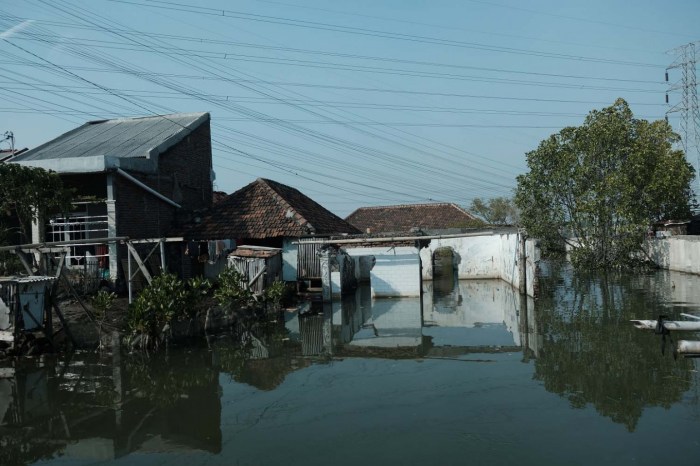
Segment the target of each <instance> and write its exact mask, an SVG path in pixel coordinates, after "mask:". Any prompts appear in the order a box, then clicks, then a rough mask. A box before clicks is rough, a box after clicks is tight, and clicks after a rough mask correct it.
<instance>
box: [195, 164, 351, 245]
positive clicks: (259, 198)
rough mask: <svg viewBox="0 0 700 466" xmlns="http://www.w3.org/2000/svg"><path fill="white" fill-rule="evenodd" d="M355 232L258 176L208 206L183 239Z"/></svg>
mask: <svg viewBox="0 0 700 466" xmlns="http://www.w3.org/2000/svg"><path fill="white" fill-rule="evenodd" d="M342 233H349V234H356V233H359V231H358V230H357V229H356V228H355V227H353V226H352V225H350V224H349V223H347V222H346V221H345V220H343V219H342V218H340V217H338V216H337V215H335V214H334V213H332V212H331V211H329V210H327V209H325V208H324V207H323V206H321V205H320V204H318V203H317V202H316V201H314V200H312V199H311V198H309V197H307V196H305V195H304V194H302V193H301V192H300V191H298V190H297V189H294V188H291V187H289V186H286V185H283V184H281V183H277V182H276V181H272V180H267V179H264V178H258V179H257V180H255V181H253V182H252V183H250V184H249V185H247V186H245V187H243V188H241V189H239V190H238V191H236V192H235V193H233V194H231V195H229V196H228V197H226V198H225V199H223V200H222V201H220V202H219V203H218V204H215V205H214V206H212V207H211V208H210V209H209V210H208V211H207V212H206V213H205V214H204V215H203V216H202V218H201V221H200V223H199V224H197V225H195V226H194V227H192V228H189V229H188V230H187V231H185V233H184V236H185V237H186V238H191V239H197V240H207V239H244V238H248V239H263V238H278V237H284V236H291V237H301V236H309V235H331V234H342Z"/></svg>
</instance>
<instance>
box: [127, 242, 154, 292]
mask: <svg viewBox="0 0 700 466" xmlns="http://www.w3.org/2000/svg"><path fill="white" fill-rule="evenodd" d="M126 247H127V249H128V250H129V252H130V253H131V255H132V256H134V260H136V263H137V264H138V266H139V268H140V269H141V273H143V276H144V277H146V281H148V284H149V285H150V284H151V282H152V281H153V278H152V277H151V274H150V273H148V269H146V265H145V264H144V263H143V261H142V260H141V256H139V253H138V251H136V248H134V245H133V244H131V242H129V241H127V242H126ZM129 278H130V279H131V277H129Z"/></svg>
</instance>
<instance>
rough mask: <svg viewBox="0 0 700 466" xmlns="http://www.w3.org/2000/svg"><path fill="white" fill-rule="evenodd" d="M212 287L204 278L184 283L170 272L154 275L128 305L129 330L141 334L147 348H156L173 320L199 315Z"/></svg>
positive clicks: (135, 334) (133, 333)
mask: <svg viewBox="0 0 700 466" xmlns="http://www.w3.org/2000/svg"><path fill="white" fill-rule="evenodd" d="M210 287H211V285H210V283H209V282H208V281H207V280H204V279H190V280H189V281H188V282H187V284H185V283H183V281H182V280H180V279H179V278H177V277H176V276H175V275H172V274H168V273H166V274H162V275H159V276H157V277H155V278H154V279H153V281H152V282H151V284H150V285H149V286H148V287H146V288H145V289H144V290H143V291H142V292H141V293H140V294H139V296H138V297H137V298H136V300H135V301H134V302H133V303H132V304H131V305H130V306H129V312H128V316H127V324H128V328H129V331H130V332H131V334H132V336H137V335H140V336H142V337H143V340H142V341H143V342H144V343H143V345H144V346H145V347H157V346H158V342H159V341H160V340H163V339H164V337H165V332H166V331H167V329H168V328H169V326H170V324H171V323H172V322H174V321H179V320H184V319H191V318H194V317H195V316H196V314H197V312H198V311H199V310H200V309H201V307H202V302H203V299H204V297H205V296H206V294H207V292H208V291H209V288H210Z"/></svg>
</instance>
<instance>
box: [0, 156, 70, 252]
mask: <svg viewBox="0 0 700 466" xmlns="http://www.w3.org/2000/svg"><path fill="white" fill-rule="evenodd" d="M70 200H71V192H70V191H69V190H67V189H66V188H64V187H63V183H62V182H61V178H60V177H59V176H58V174H56V173H55V172H51V171H46V170H44V169H42V168H32V167H25V166H22V165H17V164H14V163H2V164H0V221H1V220H2V219H1V217H3V216H4V217H12V216H14V217H15V218H16V219H17V221H18V223H19V230H20V233H21V236H22V241H27V240H28V239H29V237H30V235H29V234H28V231H29V225H30V224H31V221H32V220H33V219H34V218H36V217H40V218H41V217H45V216H46V215H47V214H50V213H52V212H61V211H63V212H67V211H68V210H70ZM0 229H1V230H5V228H3V227H2V225H0Z"/></svg>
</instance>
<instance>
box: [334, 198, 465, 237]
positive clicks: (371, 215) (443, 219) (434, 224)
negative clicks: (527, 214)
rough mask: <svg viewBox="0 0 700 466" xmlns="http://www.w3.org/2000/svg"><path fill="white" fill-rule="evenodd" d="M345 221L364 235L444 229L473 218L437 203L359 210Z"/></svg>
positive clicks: (455, 207)
mask: <svg viewBox="0 0 700 466" xmlns="http://www.w3.org/2000/svg"><path fill="white" fill-rule="evenodd" d="M345 220H346V221H347V222H348V223H350V224H352V225H353V226H355V227H356V228H358V229H359V230H361V231H362V232H363V233H367V232H369V233H382V232H401V231H410V230H411V229H413V228H420V229H422V230H444V229H448V228H456V227H461V226H464V223H465V222H470V221H474V220H476V218H475V217H474V216H473V215H472V214H470V213H469V212H467V211H466V210H464V209H462V208H461V207H459V206H458V205H456V204H452V203H437V204H404V205H391V206H379V207H360V208H359V209H357V210H355V211H354V212H353V213H351V214H350V215H348V216H347V217H346V218H345ZM368 229H369V231H368Z"/></svg>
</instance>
